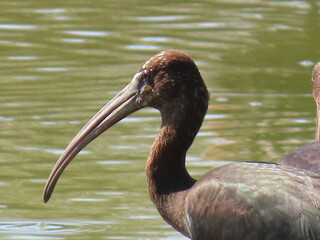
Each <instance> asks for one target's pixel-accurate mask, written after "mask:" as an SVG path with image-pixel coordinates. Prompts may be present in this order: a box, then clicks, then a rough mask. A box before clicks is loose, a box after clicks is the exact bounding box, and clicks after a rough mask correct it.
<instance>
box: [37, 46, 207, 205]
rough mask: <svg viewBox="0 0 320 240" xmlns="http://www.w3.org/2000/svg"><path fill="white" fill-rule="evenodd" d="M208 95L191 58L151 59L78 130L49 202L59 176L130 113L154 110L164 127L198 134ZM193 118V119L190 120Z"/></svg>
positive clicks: (169, 54)
mask: <svg viewBox="0 0 320 240" xmlns="http://www.w3.org/2000/svg"><path fill="white" fill-rule="evenodd" d="M208 99H209V97H208V92H207V88H206V86H205V84H204V82H203V80H202V78H201V75H200V73H199V71H198V68H197V67H196V65H195V63H194V62H193V61H192V59H191V58H190V57H189V56H187V55H186V54H184V53H183V52H180V51H176V50H168V51H163V52H161V53H159V54H157V55H155V56H154V57H152V58H151V59H150V60H148V61H147V62H146V63H145V64H144V65H143V66H142V67H141V68H140V69H139V70H138V72H137V73H136V74H135V75H134V77H133V79H132V80H131V82H130V83H129V84H128V85H127V86H126V87H125V88H124V89H123V90H122V91H120V92H119V93H118V94H117V95H116V96H115V97H114V98H113V99H112V100H111V101H110V102H109V103H107V104H106V105H105V106H104V107H102V108H101V109H100V111H98V112H97V113H96V114H95V115H94V116H93V117H92V118H91V120H89V122H88V123H87V124H86V125H85V126H84V127H83V128H82V129H81V130H80V131H79V133H78V134H77V135H76V136H75V137H74V139H73V140H72V141H71V142H70V143H69V145H68V146H67V148H66V149H65V151H64V152H63V154H62V155H61V156H60V158H59V159H58V161H57V162H56V164H55V166H54V167H53V169H52V171H51V174H50V176H49V178H48V180H47V183H46V186H45V189H44V194H43V200H44V202H47V201H48V200H49V198H50V196H51V194H52V192H53V189H54V187H55V184H56V183H57V181H58V179H59V177H60V175H61V174H62V172H63V170H64V169H65V168H66V167H67V165H68V164H69V163H70V162H71V160H72V159H73V158H74V157H75V156H76V155H77V154H78V153H79V152H80V151H81V150H82V149H83V148H84V147H85V146H86V145H87V144H89V143H90V142H91V141H92V140H94V139H95V138H96V137H98V136H99V135H100V134H101V133H103V132H104V131H106V130H107V129H108V128H110V127H111V126H113V125H114V124H115V123H117V122H118V121H120V120H121V119H123V118H124V117H126V116H128V115H129V114H131V113H133V112H135V111H137V110H139V109H141V108H144V107H153V108H156V109H158V110H159V111H160V112H161V115H162V123H163V124H171V123H172V124H177V121H178V122H179V121H180V122H183V123H187V124H191V122H193V123H192V125H193V129H192V135H195V134H196V132H197V131H198V129H199V128H200V125H201V123H202V120H203V117H204V115H205V113H206V110H207V107H208ZM187 115H189V116H191V120H190V119H187V117H186V116H187Z"/></svg>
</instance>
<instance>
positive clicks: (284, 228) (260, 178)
mask: <svg viewBox="0 0 320 240" xmlns="http://www.w3.org/2000/svg"><path fill="white" fill-rule="evenodd" d="M186 212H187V221H188V224H189V228H190V234H191V236H192V239H193V240H196V239H201V240H206V239H210V240H214V239H219V240H229V239H233V240H236V239H239V240H240V239H241V240H256V239H259V240H264V239H265V240H267V239H268V240H278V239H282V240H287V239H288V240H289V239H290V240H305V239H310V240H311V239H312V240H316V239H318V240H319V239H320V176H319V175H317V174H313V173H309V172H306V171H303V170H298V169H295V168H290V167H282V166H279V165H277V164H267V163H233V164H228V165H225V166H222V167H218V168H215V169H213V170H211V171H209V172H208V173H207V174H205V175H204V176H203V177H201V178H200V179H199V180H198V181H197V183H196V184H195V185H194V186H193V188H192V189H191V190H190V192H189V194H188V196H187V201H186Z"/></svg>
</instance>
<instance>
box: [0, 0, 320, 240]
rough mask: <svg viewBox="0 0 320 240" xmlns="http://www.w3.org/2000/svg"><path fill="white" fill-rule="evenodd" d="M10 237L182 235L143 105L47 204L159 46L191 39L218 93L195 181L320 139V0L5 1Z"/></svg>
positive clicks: (1, 44)
mask: <svg viewBox="0 0 320 240" xmlns="http://www.w3.org/2000/svg"><path fill="white" fill-rule="evenodd" d="M0 9H1V10H0V12H1V14H0V63H1V64H0V164H1V173H0V196H1V198H0V238H1V239H184V237H182V236H181V235H180V234H179V233H177V232H176V231H174V230H173V229H172V228H171V227H170V226H168V225H167V224H166V223H165V222H164V221H163V220H162V219H161V217H160V216H159V215H158V213H157V212H156V210H155V209H154V207H153V205H152V203H151V202H150V200H149V197H148V193H147V191H146V182H145V176H144V164H145V159H146V158H147V156H148V153H149V148H150V145H151V143H152V142H153V139H154V137H155V135H156V133H157V130H158V127H159V123H160V120H159V114H158V112H157V111H154V110H151V109H144V110H141V111H140V112H138V113H135V114H133V115H131V117H129V118H127V119H125V120H124V121H122V122H121V123H119V124H117V125H116V126H114V127H113V128H112V129H110V130H109V131H108V132H107V133H106V134H104V135H103V136H101V137H100V138H99V139H97V140H96V141H95V142H93V143H92V144H90V145H89V146H88V147H87V148H86V149H85V150H84V151H83V152H82V154H80V155H79V156H78V157H77V158H76V159H75V160H74V162H73V163H72V164H71V165H70V166H69V168H68V169H67V171H66V172H65V173H64V174H63V176H62V178H61V179H60V181H59V183H58V185H57V187H56V189H55V192H54V194H53V196H52V199H51V200H50V202H49V203H48V204H43V203H42V190H43V186H44V183H45V181H46V178H47V177H48V174H49V172H50V170H51V168H52V166H53V164H54V163H55V161H56V159H57V158H58V157H59V154H61V152H62V151H63V149H64V148H65V146H66V145H67V144H68V142H69V141H70V140H71V138H72V137H73V136H74V135H75V134H76V133H77V131H78V130H79V129H80V128H81V127H82V126H83V125H84V124H85V122H86V121H87V120H88V119H89V118H90V117H91V116H92V115H93V114H94V113H95V112H96V111H97V110H98V109H99V108H100V107H101V106H102V105H103V104H104V103H106V102H107V101H108V100H109V99H111V98H112V96H113V95H114V94H115V93H116V92H117V91H119V90H120V89H121V88H122V87H123V86H124V85H125V84H126V83H127V82H129V81H130V79H131V77H132V76H133V74H134V73H135V71H136V70H137V68H138V67H139V66H140V65H141V64H143V63H144V62H145V61H146V60H147V59H148V58H149V57H150V56H152V55H154V54H155V53H157V52H159V51H161V50H164V49H180V50H183V51H185V52H187V53H188V54H189V55H190V56H192V57H193V58H194V60H195V61H196V63H197V65H198V67H199V69H200V71H201V73H202V76H203V78H204V79H205V82H206V84H207V86H208V88H209V90H210V93H211V101H210V106H209V111H208V115H207V117H206V119H205V122H204V124H203V127H202V129H201V131H200V133H199V135H198V137H197V139H196V140H195V142H194V144H193V146H192V148H191V149H190V151H189V154H188V159H187V163H188V169H189V171H190V173H191V174H192V175H193V176H195V177H197V176H199V175H201V174H203V173H204V172H206V171H207V170H208V169H210V168H211V167H214V166H218V165H221V164H224V163H225V162H227V161H238V160H263V161H277V160H278V159H279V157H281V156H283V155H284V154H285V153H286V152H289V151H291V150H293V149H295V148H296V147H297V146H300V145H302V144H304V143H308V142H310V141H312V140H313V138H314V117H315V106H314V103H313V100H312V97H311V85H310V82H309V80H310V76H311V70H312V67H313V64H314V63H315V62H316V61H318V60H320V50H319V42H320V32H319V28H320V16H319V14H320V10H319V9H320V2H319V1H258V0H256V1H250V2H249V3H242V1H237V0H230V1H198V2H195V1H179V2H178V3H174V2H172V1H142V0H141V1H118V0H112V1H106V0H104V1H102V0H92V1H84V0H82V1H81V0H80V1H59V0H58V1H57V0H55V1H36V0H33V1H32V0H28V1H18V0H12V1H1V2H0Z"/></svg>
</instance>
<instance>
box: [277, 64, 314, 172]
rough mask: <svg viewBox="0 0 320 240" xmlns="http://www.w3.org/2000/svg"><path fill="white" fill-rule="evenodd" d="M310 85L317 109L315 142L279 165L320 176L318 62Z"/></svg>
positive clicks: (294, 152) (288, 155)
mask: <svg viewBox="0 0 320 240" xmlns="http://www.w3.org/2000/svg"><path fill="white" fill-rule="evenodd" d="M311 83H312V89H313V90H312V96H313V99H314V101H315V103H316V109H317V118H316V131H315V141H314V142H311V143H308V144H305V145H303V146H301V147H299V148H297V149H296V150H295V151H293V152H291V153H289V154H287V155H285V156H284V157H283V158H282V159H281V160H280V164H282V165H286V166H292V167H296V168H300V169H304V170H307V171H311V172H314V173H318V174H320V62H318V63H317V64H316V65H315V66H314V68H313V71H312V77H311Z"/></svg>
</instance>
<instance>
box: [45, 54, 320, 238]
mask: <svg viewBox="0 0 320 240" xmlns="http://www.w3.org/2000/svg"><path fill="white" fill-rule="evenodd" d="M208 102H209V92H208V90H207V87H206V85H205V83H204V80H203V79H202V77H201V74H200V72H199V69H198V68H197V66H196V64H195V62H194V61H193V60H192V59H191V57H189V56H188V55H187V54H186V53H184V52H182V51H180V50H165V51H162V52H160V53H158V54H156V55H154V56H153V57H151V58H150V59H149V60H148V61H146V63H145V64H143V65H142V66H141V67H140V68H139V69H138V71H137V72H136V73H135V74H134V76H133V78H132V80H131V81H130V82H129V84H128V85H127V86H126V87H124V89H123V90H121V91H120V92H119V93H118V94H117V95H116V96H115V97H114V98H113V99H112V100H110V102H109V103H107V104H106V105H105V106H103V107H102V108H101V109H100V110H99V111H98V112H97V113H96V114H95V115H94V116H93V117H92V118H91V119H90V120H89V121H88V123H87V124H86V125H85V126H84V127H83V128H82V129H81V130H80V131H79V132H78V134H77V135H76V136H75V137H74V138H73V140H71V142H70V143H69V145H68V146H67V147H66V149H65V150H64V152H63V153H62V155H61V156H60V158H59V159H58V160H57V162H56V164H55V165H54V167H53V169H52V171H51V173H50V175H49V177H48V180H47V182H46V185H45V188H44V193H43V201H44V202H45V203H46V202H47V201H48V200H49V199H50V197H51V194H52V192H53V189H54V187H55V185H56V183H57V181H58V179H59V177H60V175H61V174H62V172H63V170H64V169H65V168H66V167H67V165H68V164H69V163H70V162H71V160H72V159H73V158H74V157H75V156H76V155H77V154H78V153H79V152H80V151H81V150H82V149H83V148H84V147H85V146H86V145H87V144H89V143H90V142H91V141H92V140H93V139H95V138H96V137H98V136H99V135H100V134H102V133H103V132H105V131H106V130H107V129H109V128H110V127H111V126H113V125H114V124H116V123H117V122H119V121H120V120H121V119H123V118H125V117H126V116H128V115H129V114H131V113H133V112H135V111H138V110H139V109H141V108H144V107H152V108H155V109H157V110H158V111H159V112H160V115H161V120H162V121H161V126H160V130H159V133H158V135H157V136H156V138H155V141H154V143H153V144H152V146H151V150H150V154H149V157H148V159H147V162H146V167H145V173H146V178H147V185H148V192H149V196H150V198H151V200H152V202H153V203H154V205H155V207H156V209H157V210H158V212H159V214H160V215H161V216H162V217H163V219H164V220H165V221H166V222H167V223H168V224H170V225H171V226H172V227H173V228H174V229H176V230H177V231H179V232H180V233H181V234H183V235H184V236H186V237H187V238H190V239H193V240H209V239H210V240H230V239H232V240H237V239H239V240H240V239H241V240H243V239H245V240H256V239H259V240H279V239H282V240H289V239H290V240H302V239H303V240H304V239H307V240H316V239H318V240H319V238H320V176H319V175H318V174H315V173H312V172H309V171H305V170H302V169H297V168H294V167H290V166H282V165H279V164H277V163H267V162H235V163H229V164H226V165H224V166H219V167H216V168H213V169H211V170H209V171H208V172H207V173H205V174H204V175H203V176H201V177H200V178H199V179H198V180H196V179H195V178H193V177H191V176H190V174H189V173H188V171H187V168H186V162H185V159H186V153H187V150H188V149H189V147H190V146H191V144H192V142H193V140H194V139H195V137H196V135H197V133H198V131H199V129H200V127H201V125H202V122H203V120H204V117H205V115H206V112H207V108H208Z"/></svg>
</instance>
